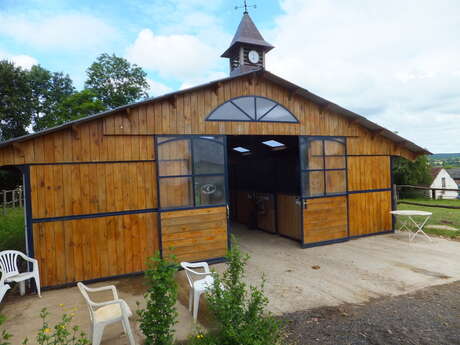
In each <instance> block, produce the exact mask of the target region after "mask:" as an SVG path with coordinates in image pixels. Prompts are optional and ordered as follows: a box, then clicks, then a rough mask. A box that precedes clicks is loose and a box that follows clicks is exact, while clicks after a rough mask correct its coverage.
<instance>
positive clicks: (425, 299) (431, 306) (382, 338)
mask: <svg viewBox="0 0 460 345" xmlns="http://www.w3.org/2000/svg"><path fill="white" fill-rule="evenodd" d="M283 319H284V320H285V321H287V329H288V332H289V340H290V343H292V342H293V343H294V344H296V345H307V344H308V345H310V344H321V345H329V344H330V345H348V344H350V345H361V344H363V345H364V344H366V345H368V344H369V345H406V344H407V345H444V344H460V282H455V283H451V284H447V285H442V286H435V287H430V288H426V289H423V290H420V291H418V292H415V293H412V294H409V295H402V296H397V297H385V298H381V299H377V300H373V301H371V302H369V303H367V304H365V305H342V306H340V307H332V308H329V307H328V308H318V309H313V310H309V311H305V312H296V313H292V314H286V315H284V316H283Z"/></svg>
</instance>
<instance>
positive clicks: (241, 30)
mask: <svg viewBox="0 0 460 345" xmlns="http://www.w3.org/2000/svg"><path fill="white" fill-rule="evenodd" d="M241 44H243V45H244V44H247V45H252V46H259V47H261V48H263V50H264V51H265V52H268V51H269V50H271V49H273V48H274V47H273V46H272V45H271V44H270V43H268V42H267V41H265V40H264V38H263V37H262V35H261V34H260V32H259V30H258V29H257V27H256V25H255V24H254V22H253V21H252V19H251V17H250V16H249V14H248V13H247V12H244V14H243V18H242V19H241V22H240V25H239V26H238V29H237V30H236V33H235V36H234V37H233V40H232V43H230V47H228V49H227V50H226V51H225V52H224V53H223V54H222V55H221V57H225V58H230V57H231V56H232V55H233V52H234V49H235V48H236V47H237V46H239V45H241Z"/></svg>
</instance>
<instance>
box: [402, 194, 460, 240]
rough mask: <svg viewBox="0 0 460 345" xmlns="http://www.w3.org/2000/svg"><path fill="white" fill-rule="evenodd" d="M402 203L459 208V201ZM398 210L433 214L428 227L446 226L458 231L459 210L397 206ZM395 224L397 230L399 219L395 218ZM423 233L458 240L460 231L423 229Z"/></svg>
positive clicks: (421, 200)
mask: <svg viewBox="0 0 460 345" xmlns="http://www.w3.org/2000/svg"><path fill="white" fill-rule="evenodd" d="M404 201H412V202H420V203H426V204H437V205H449V206H460V200H429V199H404ZM398 210H419V211H427V212H431V213H433V215H432V216H431V218H430V220H429V221H428V223H427V224H428V225H448V226H451V227H454V228H457V229H460V210H455V209H448V208H437V207H428V206H416V205H406V204H398ZM396 224H397V225H396V226H397V227H396V228H397V229H399V227H400V224H401V217H397V223H396ZM425 232H426V233H428V234H434V235H441V236H445V237H450V238H458V239H460V231H451V230H443V229H442V230H441V229H429V228H425Z"/></svg>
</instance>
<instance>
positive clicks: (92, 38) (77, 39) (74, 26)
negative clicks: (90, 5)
mask: <svg viewBox="0 0 460 345" xmlns="http://www.w3.org/2000/svg"><path fill="white" fill-rule="evenodd" d="M0 34H1V35H5V36H8V37H11V38H13V39H15V40H16V41H19V42H22V43H25V44H28V45H30V46H33V47H36V48H39V49H43V50H46V49H49V48H59V49H66V50H72V51H82V50H83V51H86V50H88V49H100V46H101V45H102V46H104V45H107V44H108V43H109V41H110V42H112V41H113V40H114V39H115V38H116V37H117V30H116V29H115V28H113V27H112V26H110V25H109V24H107V23H106V22H104V21H103V20H102V19H100V18H97V17H95V16H92V15H88V14H82V13H68V14H58V15H52V16H48V15H44V14H43V13H40V14H39V13H36V14H35V13H28V14H27V15H25V14H21V15H13V14H8V13H0Z"/></svg>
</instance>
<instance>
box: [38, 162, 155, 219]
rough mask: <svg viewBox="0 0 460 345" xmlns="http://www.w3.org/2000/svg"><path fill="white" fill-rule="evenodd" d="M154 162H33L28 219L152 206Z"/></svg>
mask: <svg viewBox="0 0 460 345" xmlns="http://www.w3.org/2000/svg"><path fill="white" fill-rule="evenodd" d="M155 164H156V163H155V162H130V163H97V164H64V165H33V166H31V167H30V180H31V186H32V188H31V194H32V195H31V197H32V218H34V219H39V218H50V217H64V216H76V215H82V214H97V213H104V212H118V211H130V210H144V209H150V208H156V207H157V186H156V184H157V181H156V166H155Z"/></svg>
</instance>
